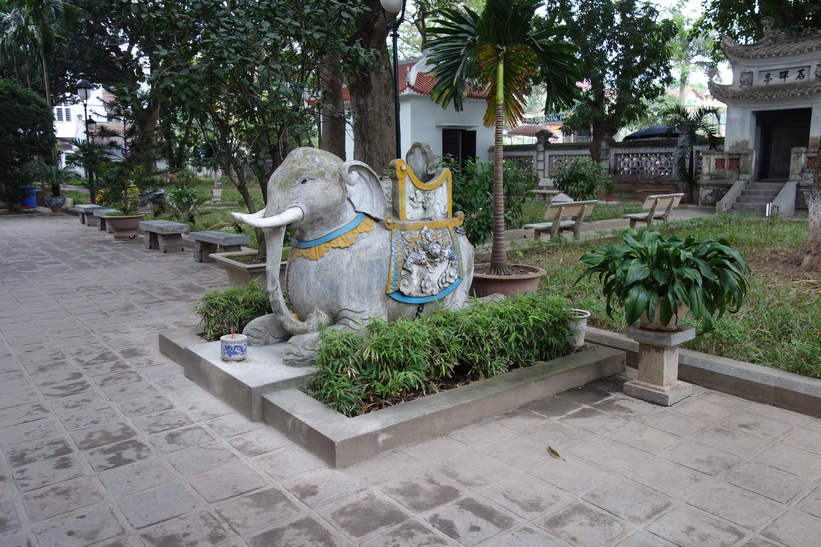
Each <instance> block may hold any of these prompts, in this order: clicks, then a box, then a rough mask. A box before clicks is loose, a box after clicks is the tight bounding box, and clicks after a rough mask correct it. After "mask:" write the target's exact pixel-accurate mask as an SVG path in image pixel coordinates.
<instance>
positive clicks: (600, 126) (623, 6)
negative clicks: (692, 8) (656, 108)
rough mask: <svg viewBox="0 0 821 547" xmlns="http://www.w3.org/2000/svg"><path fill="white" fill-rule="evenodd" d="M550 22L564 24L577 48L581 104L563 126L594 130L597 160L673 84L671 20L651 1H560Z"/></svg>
mask: <svg viewBox="0 0 821 547" xmlns="http://www.w3.org/2000/svg"><path fill="white" fill-rule="evenodd" d="M547 18H548V19H549V20H555V21H559V22H561V23H562V24H564V25H565V29H566V30H565V34H566V36H567V39H568V40H569V41H570V42H571V43H572V44H573V45H575V46H576V47H577V48H578V49H579V52H580V54H579V59H578V67H579V71H580V72H581V77H582V79H583V83H582V84H581V85H582V90H581V100H580V102H579V103H578V104H577V105H576V107H575V108H574V109H573V110H572V112H571V114H570V116H569V117H568V119H567V120H566V121H565V127H566V128H568V129H569V130H572V131H582V130H587V129H588V128H590V129H592V141H593V142H592V150H591V154H592V156H593V158H594V160H596V161H599V159H600V151H601V148H600V147H601V141H602V139H604V138H609V137H611V136H612V135H614V134H615V133H616V131H618V129H619V128H621V127H623V126H625V125H627V124H629V123H630V122H631V121H633V120H635V119H637V118H638V117H639V116H641V115H642V113H643V110H644V108H645V106H644V102H643V101H645V100H652V99H655V98H656V97H659V96H660V95H661V94H663V93H664V92H665V90H666V88H667V86H668V85H669V84H670V83H671V82H672V77H671V75H670V48H669V41H670V38H671V37H672V36H673V35H674V34H675V26H674V24H673V23H672V21H669V20H666V19H662V18H661V17H660V15H659V12H658V10H657V9H656V8H655V7H653V6H652V5H651V4H650V3H649V2H646V1H637V0H557V1H556V2H555V3H553V4H550V5H548V6H547Z"/></svg>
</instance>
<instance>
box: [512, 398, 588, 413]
mask: <svg viewBox="0 0 821 547" xmlns="http://www.w3.org/2000/svg"><path fill="white" fill-rule="evenodd" d="M581 407H582V405H581V404H579V403H577V402H575V401H571V400H570V399H567V398H566V397H559V396H557V395H554V396H552V397H548V398H546V399H542V400H541V401H536V402H534V403H530V404H528V405H525V406H524V408H526V409H527V410H531V411H533V412H536V413H537V414H541V415H542V416H545V417H547V418H559V417H561V416H564V415H566V414H569V413H571V412H573V411H574V410H578V409H580V408H581Z"/></svg>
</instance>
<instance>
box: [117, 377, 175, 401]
mask: <svg viewBox="0 0 821 547" xmlns="http://www.w3.org/2000/svg"><path fill="white" fill-rule="evenodd" d="M103 392H104V393H105V394H106V395H108V397H109V399H111V400H112V401H114V402H116V403H123V402H125V401H133V400H134V399H139V398H141V397H147V396H149V395H162V394H161V393H160V391H159V390H158V389H157V388H155V387H154V386H152V385H151V384H149V383H148V382H142V381H141V382H135V383H133V384H128V385H125V386H123V385H117V386H111V387H104V388H103Z"/></svg>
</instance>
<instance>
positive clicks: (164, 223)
mask: <svg viewBox="0 0 821 547" xmlns="http://www.w3.org/2000/svg"><path fill="white" fill-rule="evenodd" d="M140 230H141V231H142V232H143V233H145V248H146V249H159V251H160V252H161V253H167V252H169V251H171V252H174V251H183V250H184V246H185V242H184V241H183V239H182V235H183V234H185V233H187V232H188V224H184V223H182V222H172V221H170V220H141V221H140Z"/></svg>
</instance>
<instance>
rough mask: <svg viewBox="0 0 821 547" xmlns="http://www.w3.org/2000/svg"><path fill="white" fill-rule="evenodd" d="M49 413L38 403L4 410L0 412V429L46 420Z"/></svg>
mask: <svg viewBox="0 0 821 547" xmlns="http://www.w3.org/2000/svg"><path fill="white" fill-rule="evenodd" d="M48 415H49V411H48V409H47V408H46V407H44V406H43V405H41V404H40V403H33V404H27V405H22V406H18V407H12V408H6V409H4V410H3V412H0V427H8V426H10V425H17V424H22V423H26V422H33V421H35V420H42V419H43V418H47V417H48Z"/></svg>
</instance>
